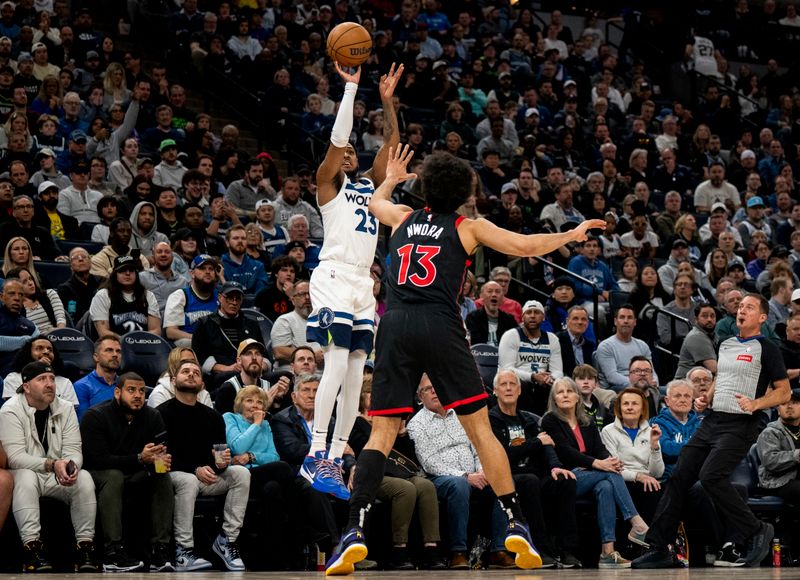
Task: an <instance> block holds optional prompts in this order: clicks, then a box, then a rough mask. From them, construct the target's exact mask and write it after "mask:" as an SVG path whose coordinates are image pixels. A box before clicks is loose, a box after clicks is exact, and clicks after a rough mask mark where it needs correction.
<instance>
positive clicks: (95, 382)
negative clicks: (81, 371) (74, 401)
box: [74, 370, 117, 421]
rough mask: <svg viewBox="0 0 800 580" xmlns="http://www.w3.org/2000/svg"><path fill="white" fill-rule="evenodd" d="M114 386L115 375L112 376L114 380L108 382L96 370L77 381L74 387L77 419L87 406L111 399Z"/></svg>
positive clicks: (115, 384) (115, 383)
mask: <svg viewBox="0 0 800 580" xmlns="http://www.w3.org/2000/svg"><path fill="white" fill-rule="evenodd" d="M116 386H117V381H116V377H114V382H113V383H110V384H109V383H107V382H106V380H105V379H104V378H103V377H101V376H100V375H98V374H97V371H96V370H95V371H92V372H91V373H89V374H88V375H86V376H85V377H83V378H82V379H81V380H79V381H77V382H76V383H75V385H74V387H75V394H76V395H78V421H80V420H81V418H82V417H83V414H84V413H85V412H86V411H87V410H88V409H89V407H94V406H95V405H96V404H97V403H102V402H103V401H108V400H109V399H111V398H112V397H113V396H114V388H115V387H116Z"/></svg>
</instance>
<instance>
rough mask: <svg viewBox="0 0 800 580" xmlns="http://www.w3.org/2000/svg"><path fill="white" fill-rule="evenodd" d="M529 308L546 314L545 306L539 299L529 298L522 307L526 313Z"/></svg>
mask: <svg viewBox="0 0 800 580" xmlns="http://www.w3.org/2000/svg"><path fill="white" fill-rule="evenodd" d="M528 310H538V311H539V312H541V313H542V314H544V306H542V303H541V302H539V301H538V300H528V301H527V302H526V303H525V305H524V306H523V307H522V312H523V313H525V312H527V311H528Z"/></svg>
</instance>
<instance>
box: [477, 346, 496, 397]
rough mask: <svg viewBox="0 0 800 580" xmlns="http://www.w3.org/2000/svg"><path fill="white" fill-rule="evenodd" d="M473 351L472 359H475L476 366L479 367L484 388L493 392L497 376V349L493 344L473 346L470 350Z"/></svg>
mask: <svg viewBox="0 0 800 580" xmlns="http://www.w3.org/2000/svg"><path fill="white" fill-rule="evenodd" d="M470 350H471V351H472V358H474V359H475V364H477V365H478V372H479V373H480V374H481V378H482V379H483V386H484V387H485V388H486V389H487V390H489V391H491V390H492V387H493V381H494V376H495V375H496V374H497V360H498V354H497V347H496V346H494V345H492V344H486V343H481V344H473V345H472V347H471V348H470Z"/></svg>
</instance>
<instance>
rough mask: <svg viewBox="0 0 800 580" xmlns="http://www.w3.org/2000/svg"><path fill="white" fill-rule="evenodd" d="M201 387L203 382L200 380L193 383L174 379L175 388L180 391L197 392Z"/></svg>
mask: <svg viewBox="0 0 800 580" xmlns="http://www.w3.org/2000/svg"><path fill="white" fill-rule="evenodd" d="M202 388H203V383H202V382H200V383H199V384H197V385H193V384H191V383H189V382H184V381H178V380H176V381H175V390H176V391H180V392H181V393H194V394H197V393H199V392H200V390H201V389H202Z"/></svg>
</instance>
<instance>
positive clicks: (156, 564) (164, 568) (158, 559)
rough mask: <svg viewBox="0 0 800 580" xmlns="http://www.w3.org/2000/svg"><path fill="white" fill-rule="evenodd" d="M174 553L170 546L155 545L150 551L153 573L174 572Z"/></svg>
mask: <svg viewBox="0 0 800 580" xmlns="http://www.w3.org/2000/svg"><path fill="white" fill-rule="evenodd" d="M173 556H174V553H173V552H172V550H170V549H169V544H153V547H152V548H151V550H150V571H151V572H174V571H175V566H173V565H172V557H173Z"/></svg>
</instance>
